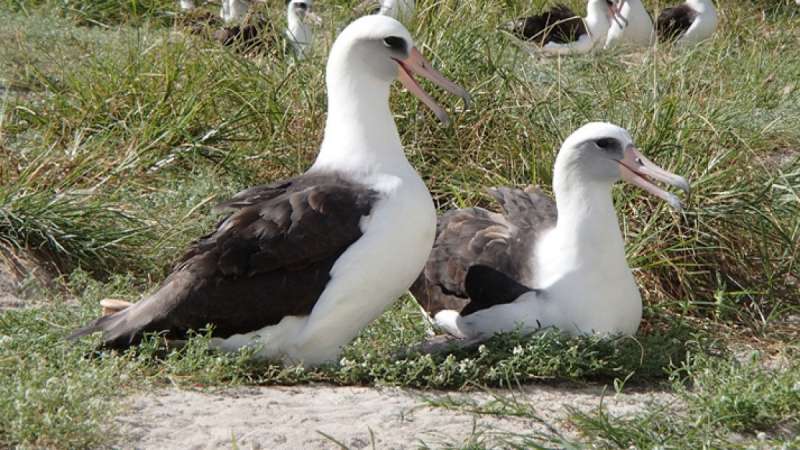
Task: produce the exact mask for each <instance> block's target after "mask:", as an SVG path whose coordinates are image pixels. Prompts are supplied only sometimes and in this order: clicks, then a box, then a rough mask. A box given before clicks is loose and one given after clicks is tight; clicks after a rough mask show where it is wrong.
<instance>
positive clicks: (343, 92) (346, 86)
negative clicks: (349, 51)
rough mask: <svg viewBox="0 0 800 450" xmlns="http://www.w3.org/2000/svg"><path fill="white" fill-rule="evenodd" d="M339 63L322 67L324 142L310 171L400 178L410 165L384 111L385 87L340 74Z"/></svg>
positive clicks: (351, 72) (387, 85) (353, 72)
mask: <svg viewBox="0 0 800 450" xmlns="http://www.w3.org/2000/svg"><path fill="white" fill-rule="evenodd" d="M343 60H345V61H346V59H338V61H340V62H339V63H338V64H337V63H335V62H331V63H329V64H328V70H327V75H326V83H327V86H328V118H327V122H326V123H325V137H324V138H323V140H322V146H321V147H320V152H319V155H318V156H317V159H316V161H315V162H314V165H313V166H312V168H311V170H349V171H354V172H360V173H363V174H368V173H372V172H375V171H383V172H390V173H395V172H396V171H397V170H402V171H403V172H404V173H405V171H407V170H408V169H409V168H410V167H411V166H410V164H409V163H408V161H407V160H406V157H405V154H404V153H403V146H402V144H401V143H400V135H399V133H398V132H397V126H396V125H395V123H394V118H393V117H392V113H391V111H390V110H389V88H390V83H387V82H384V81H380V80H377V79H375V78H373V77H368V76H364V75H363V74H362V73H361V72H360V71H359V70H357V69H355V68H351V69H352V70H346V69H348V67H346V66H347V64H345V63H343V62H341V61H343ZM412 171H413V169H412Z"/></svg>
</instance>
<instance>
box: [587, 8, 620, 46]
mask: <svg viewBox="0 0 800 450" xmlns="http://www.w3.org/2000/svg"><path fill="white" fill-rule="evenodd" d="M616 14H617V12H616V10H615V9H614V2H613V1H612V0H589V1H588V2H587V3H586V26H587V27H588V28H589V34H590V35H591V36H592V39H605V36H606V33H608V29H609V27H610V26H611V20H614V17H615V15H616Z"/></svg>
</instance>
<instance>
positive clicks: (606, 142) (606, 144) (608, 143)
mask: <svg viewBox="0 0 800 450" xmlns="http://www.w3.org/2000/svg"><path fill="white" fill-rule="evenodd" d="M595 143H596V144H597V146H598V147H600V148H602V149H603V150H611V149H613V148H614V147H616V143H617V141H615V140H614V139H611V138H603V139H598V140H596V141H595Z"/></svg>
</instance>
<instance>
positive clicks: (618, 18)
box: [606, 0, 639, 28]
mask: <svg viewBox="0 0 800 450" xmlns="http://www.w3.org/2000/svg"><path fill="white" fill-rule="evenodd" d="M637 1H639V0H606V4H607V8H608V13H609V18H610V19H611V20H613V21H614V22H616V23H617V25H618V26H619V27H620V28H625V27H626V26H628V18H626V17H625V16H623V15H622V7H623V6H625V4H626V3H628V2H637Z"/></svg>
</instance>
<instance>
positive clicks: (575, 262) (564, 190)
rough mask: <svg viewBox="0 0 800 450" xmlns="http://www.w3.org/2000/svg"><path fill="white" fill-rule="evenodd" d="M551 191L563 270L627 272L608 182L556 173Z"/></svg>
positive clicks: (555, 233)
mask: <svg viewBox="0 0 800 450" xmlns="http://www.w3.org/2000/svg"><path fill="white" fill-rule="evenodd" d="M556 167H557V169H556V174H555V175H556V176H557V177H556V178H554V179H553V190H554V192H555V197H556V206H557V207H558V221H557V224H556V228H555V230H554V233H553V237H556V241H557V243H558V247H559V250H558V252H559V255H561V256H559V258H560V259H562V260H561V265H562V267H564V268H565V269H566V268H567V267H570V268H572V269H574V268H580V269H581V270H593V271H598V270H614V271H618V270H620V269H622V268H624V269H625V270H629V269H628V266H627V262H626V261H625V244H624V242H623V240H622V233H621V232H620V228H619V221H618V220H617V214H616V211H615V210H614V204H613V200H612V198H611V186H610V185H609V184H607V183H601V182H590V181H587V180H586V179H585V177H584V178H583V179H578V174H576V173H574V171H569V170H561V171H559V170H558V164H557V165H556Z"/></svg>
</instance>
